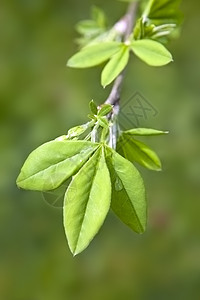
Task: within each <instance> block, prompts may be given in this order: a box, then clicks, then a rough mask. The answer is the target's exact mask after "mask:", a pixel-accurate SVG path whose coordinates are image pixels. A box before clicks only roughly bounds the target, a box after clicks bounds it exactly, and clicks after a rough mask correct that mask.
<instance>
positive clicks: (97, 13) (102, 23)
mask: <svg viewBox="0 0 200 300" xmlns="http://www.w3.org/2000/svg"><path fill="white" fill-rule="evenodd" d="M91 15H92V19H93V20H94V21H96V23H97V25H98V26H99V27H100V28H105V27H106V23H107V20H106V15H105V13H104V11H103V10H102V9H101V8H99V7H97V6H95V5H93V6H92V12H91Z"/></svg>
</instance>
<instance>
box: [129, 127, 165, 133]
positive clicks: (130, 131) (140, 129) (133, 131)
mask: <svg viewBox="0 0 200 300" xmlns="http://www.w3.org/2000/svg"><path fill="white" fill-rule="evenodd" d="M167 133H169V132H168V131H161V130H156V129H151V128H133V129H129V130H126V131H123V134H128V135H162V134H167Z"/></svg>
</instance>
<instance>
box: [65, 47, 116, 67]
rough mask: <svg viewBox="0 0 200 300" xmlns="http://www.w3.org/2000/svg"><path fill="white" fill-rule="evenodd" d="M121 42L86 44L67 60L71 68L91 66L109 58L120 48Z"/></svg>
mask: <svg viewBox="0 0 200 300" xmlns="http://www.w3.org/2000/svg"><path fill="white" fill-rule="evenodd" d="M120 45H121V43H118V42H104V43H99V44H95V45H91V46H86V47H84V48H82V49H81V51H80V52H78V53H76V54H75V55H73V56H72V57H71V58H70V59H69V60H68V62H67V66H68V67H71V68H89V67H93V66H96V65H99V64H101V63H103V62H104V61H106V60H108V59H109V58H110V57H111V56H112V55H114V54H115V53H116V52H117V51H118V50H119V49H120Z"/></svg>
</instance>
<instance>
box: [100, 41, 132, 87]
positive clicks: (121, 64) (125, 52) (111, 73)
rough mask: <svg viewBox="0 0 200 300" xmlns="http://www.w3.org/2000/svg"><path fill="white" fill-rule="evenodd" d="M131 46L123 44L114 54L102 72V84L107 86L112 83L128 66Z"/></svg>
mask: <svg viewBox="0 0 200 300" xmlns="http://www.w3.org/2000/svg"><path fill="white" fill-rule="evenodd" d="M129 51H130V48H129V47H128V46H127V45H121V49H120V50H118V52H117V53H115V55H113V56H112V57H111V59H110V61H109V62H108V63H107V65H106V66H105V67H104V69H103V71H102V74H101V84H102V86H103V87H106V86H107V85H108V84H110V83H111V82H112V81H113V80H114V79H115V78H116V77H117V76H118V75H119V74H120V73H121V72H122V71H123V69H124V68H125V67H126V65H127V63H128V60H129Z"/></svg>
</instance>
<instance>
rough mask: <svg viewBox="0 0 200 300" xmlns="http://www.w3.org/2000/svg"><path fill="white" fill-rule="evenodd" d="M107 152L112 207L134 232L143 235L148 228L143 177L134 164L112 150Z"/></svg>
mask: <svg viewBox="0 0 200 300" xmlns="http://www.w3.org/2000/svg"><path fill="white" fill-rule="evenodd" d="M107 152H108V156H107V160H108V167H109V171H110V174H111V180H112V202H111V207H112V209H113V211H114V212H115V213H116V215H117V216H118V217H119V218H120V219H121V221H122V222H124V223H125V224H126V225H128V226H129V227H130V228H131V229H132V230H133V231H135V232H137V233H143V232H144V231H145V228H146V215H147V212H146V211H147V207H146V206H147V205H146V199H145V188H144V183H143V180H142V177H141V176H140V173H139V172H138V170H137V169H136V168H135V167H134V166H133V164H132V163H130V162H129V161H128V160H126V159H125V158H123V157H122V156H121V155H119V154H118V153H117V152H115V151H114V150H112V149H110V148H108V151H107Z"/></svg>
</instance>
